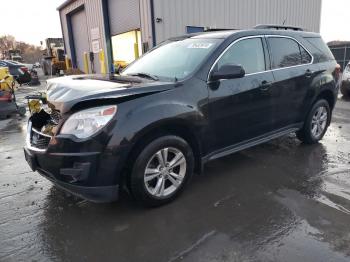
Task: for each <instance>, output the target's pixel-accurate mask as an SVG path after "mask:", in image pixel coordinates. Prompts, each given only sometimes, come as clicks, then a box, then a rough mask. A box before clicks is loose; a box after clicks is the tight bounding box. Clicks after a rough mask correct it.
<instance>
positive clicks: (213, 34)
mask: <svg viewBox="0 0 350 262" xmlns="http://www.w3.org/2000/svg"><path fill="white" fill-rule="evenodd" d="M236 34H244V35H285V36H292V37H293V36H296V35H297V36H302V37H320V35H319V34H318V33H314V32H306V31H294V30H274V29H245V30H226V31H222V30H220V31H209V32H200V33H192V34H187V35H182V36H177V37H173V38H170V39H169V40H173V41H176V40H182V39H185V38H216V39H226V38H229V37H231V36H233V35H236Z"/></svg>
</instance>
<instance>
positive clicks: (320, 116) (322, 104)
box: [296, 99, 331, 144]
mask: <svg viewBox="0 0 350 262" xmlns="http://www.w3.org/2000/svg"><path fill="white" fill-rule="evenodd" d="M330 119H331V110H330V107H329V103H328V102H327V101H326V100H324V99H320V100H318V101H317V102H316V103H315V104H314V105H313V106H312V108H311V110H310V112H309V113H308V115H307V118H306V121H305V122H304V126H303V128H302V129H300V130H299V131H298V132H297V133H296V135H297V137H298V139H299V140H301V141H302V142H304V143H306V144H315V143H317V142H318V141H320V140H321V139H322V138H323V136H324V134H325V133H326V131H327V128H328V126H329V124H330Z"/></svg>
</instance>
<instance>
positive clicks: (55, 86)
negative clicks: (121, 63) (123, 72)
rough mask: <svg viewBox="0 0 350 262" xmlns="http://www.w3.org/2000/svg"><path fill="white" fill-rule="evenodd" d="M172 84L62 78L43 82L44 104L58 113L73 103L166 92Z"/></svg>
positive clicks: (88, 77)
mask: <svg viewBox="0 0 350 262" xmlns="http://www.w3.org/2000/svg"><path fill="white" fill-rule="evenodd" d="M172 87H173V83H168V82H159V81H157V82H154V81H140V80H138V81H137V82H136V81H132V80H131V79H130V81H125V79H123V81H118V80H117V78H116V80H107V78H106V77H101V78H98V77H96V76H89V75H87V76H66V77H59V78H53V79H50V80H48V81H47V93H46V96H47V101H48V102H49V103H50V104H51V105H53V106H54V107H55V109H57V110H59V111H60V112H61V113H65V112H67V111H69V110H70V109H71V108H72V107H73V106H74V105H75V104H77V103H79V102H82V101H88V100H95V99H113V98H119V97H126V96H133V95H139V94H147V93H150V94H151V93H157V92H161V91H165V90H169V89H171V88H172Z"/></svg>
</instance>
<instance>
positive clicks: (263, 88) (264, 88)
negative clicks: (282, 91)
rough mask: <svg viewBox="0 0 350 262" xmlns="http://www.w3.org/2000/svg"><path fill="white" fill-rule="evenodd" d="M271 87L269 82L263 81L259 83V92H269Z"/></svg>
mask: <svg viewBox="0 0 350 262" xmlns="http://www.w3.org/2000/svg"><path fill="white" fill-rule="evenodd" d="M271 85H272V83H271V82H268V81H266V80H264V81H262V82H261V85H260V90H261V91H267V90H269V88H270V87H271Z"/></svg>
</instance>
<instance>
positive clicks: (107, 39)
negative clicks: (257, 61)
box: [58, 0, 322, 73]
mask: <svg viewBox="0 0 350 262" xmlns="http://www.w3.org/2000/svg"><path fill="white" fill-rule="evenodd" d="M321 2H322V0H67V1H65V2H64V3H63V4H62V5H61V6H59V7H58V10H59V13H60V19H61V25H62V33H63V38H64V43H65V48H66V53H67V55H68V57H69V58H71V60H72V64H73V67H78V68H79V69H81V70H83V69H84V63H83V54H84V52H87V53H90V52H91V56H93V57H94V62H93V63H91V64H90V72H91V71H93V72H96V73H99V72H100V70H101V69H100V62H99V59H98V54H97V53H98V51H99V50H103V53H104V55H105V58H106V64H107V68H109V69H110V68H112V64H113V62H115V61H119V63H130V62H131V61H133V60H134V59H135V57H137V56H138V55H140V54H142V53H143V52H144V51H146V50H148V49H149V48H151V47H153V46H154V45H156V44H158V43H160V42H162V41H164V40H166V39H167V38H169V37H173V36H178V35H183V34H185V33H191V32H198V31H204V30H214V29H246V28H252V27H254V26H255V25H258V24H283V23H284V24H286V25H293V26H297V27H302V28H304V29H306V30H309V31H315V32H319V30H320V20H321V4H322V3H321ZM93 53H94V54H93Z"/></svg>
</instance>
